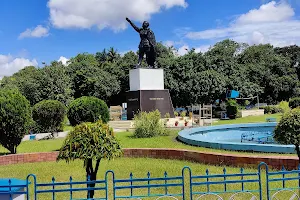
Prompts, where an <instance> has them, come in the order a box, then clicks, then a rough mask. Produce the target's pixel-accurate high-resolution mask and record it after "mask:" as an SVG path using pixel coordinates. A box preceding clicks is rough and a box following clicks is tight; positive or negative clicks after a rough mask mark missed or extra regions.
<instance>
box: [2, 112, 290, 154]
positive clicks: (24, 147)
mask: <svg viewBox="0 0 300 200" xmlns="http://www.w3.org/2000/svg"><path fill="white" fill-rule="evenodd" d="M280 116H281V115H280V114H275V115H264V116H256V117H246V118H240V119H236V120H225V121H220V122H219V123H216V124H217V125H220V124H225V123H227V124H228V123H247V122H249V123H250V122H265V119H266V118H267V117H276V118H277V119H279V118H280ZM177 135H178V131H172V132H171V134H170V135H169V136H162V137H154V138H132V137H131V136H132V132H121V133H117V134H116V137H117V138H118V140H119V141H120V143H121V146H122V147H123V148H175V149H187V150H196V151H202V152H218V153H229V154H250V155H253V154H259V155H279V154H271V153H251V152H237V151H225V150H219V149H210V148H204V147H195V146H190V145H186V144H183V143H181V142H179V141H177V140H176V137H177ZM62 143H63V139H56V140H42V141H24V142H22V143H21V144H20V145H19V147H18V149H17V151H18V153H30V152H49V151H55V150H58V149H59V148H60V147H61V145H62ZM0 152H4V153H6V152H7V150H5V149H4V148H3V147H0ZM285 155H289V156H295V155H294V154H285Z"/></svg>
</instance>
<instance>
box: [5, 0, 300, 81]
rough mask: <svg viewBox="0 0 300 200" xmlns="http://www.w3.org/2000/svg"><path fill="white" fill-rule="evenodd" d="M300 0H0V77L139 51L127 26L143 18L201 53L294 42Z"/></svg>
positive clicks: (161, 36)
mask: <svg viewBox="0 0 300 200" xmlns="http://www.w3.org/2000/svg"><path fill="white" fill-rule="evenodd" d="M299 9H300V0H285V1H268V0H227V1H225V0H159V1H157V0H26V1H23V0H1V1H0V24H1V26H0V44H1V45H0V78H1V77H3V76H8V75H11V74H13V73H15V72H17V71H18V70H19V69H22V68H23V67H24V66H26V65H35V66H42V62H43V61H45V62H46V63H49V62H51V61H52V60H59V59H60V58H61V60H62V61H65V60H66V59H68V58H70V57H73V56H75V55H76V54H78V53H82V52H89V53H95V52H97V51H101V50H102V49H104V48H109V47H115V48H116V49H117V50H118V51H119V52H121V53H124V52H126V51H129V50H134V51H136V50H137V46H138V43H139V36H138V34H137V33H136V32H134V30H133V29H132V28H131V27H129V26H128V24H127V23H126V21H125V17H126V16H127V17H129V18H130V19H132V21H134V22H135V23H136V24H137V25H139V26H140V24H141V22H142V21H143V20H149V22H150V26H151V28H152V30H153V31H154V33H155V35H156V38H157V40H158V41H161V42H163V43H164V44H166V45H173V46H175V47H176V48H177V49H178V54H179V55H183V54H184V53H186V50H185V49H189V48H192V47H193V48H196V51H203V52H205V51H207V49H208V48H209V47H210V46H211V45H213V44H215V43H216V42H218V41H220V40H223V39H226V38H231V39H234V40H236V41H238V42H247V43H249V44H259V43H271V44H273V45H274V46H285V45H290V44H300V19H299Z"/></svg>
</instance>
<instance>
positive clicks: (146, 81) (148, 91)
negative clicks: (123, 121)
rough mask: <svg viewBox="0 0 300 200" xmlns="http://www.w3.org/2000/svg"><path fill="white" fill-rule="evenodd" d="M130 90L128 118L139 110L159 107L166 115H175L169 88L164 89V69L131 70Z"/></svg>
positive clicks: (128, 94)
mask: <svg viewBox="0 0 300 200" xmlns="http://www.w3.org/2000/svg"><path fill="white" fill-rule="evenodd" d="M129 81H130V91H129V92H128V93H127V98H126V99H127V119H128V120H131V119H133V117H134V115H135V114H137V113H138V112H143V111H145V112H150V111H154V110H156V109H158V110H159V111H160V113H161V115H162V117H164V115H165V114H166V113H169V114H170V116H171V117H174V109H173V104H172V100H171V97H170V93H169V90H165V89H164V71H163V69H142V68H139V69H134V70H130V72H129Z"/></svg>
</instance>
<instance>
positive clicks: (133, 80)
mask: <svg viewBox="0 0 300 200" xmlns="http://www.w3.org/2000/svg"><path fill="white" fill-rule="evenodd" d="M129 82H130V91H137V90H164V70H163V69H142V68H139V69H133V70H130V71H129Z"/></svg>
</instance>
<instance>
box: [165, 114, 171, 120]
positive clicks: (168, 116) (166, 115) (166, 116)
mask: <svg viewBox="0 0 300 200" xmlns="http://www.w3.org/2000/svg"><path fill="white" fill-rule="evenodd" d="M165 118H166V120H167V122H168V121H169V120H170V118H171V115H170V113H166V114H165Z"/></svg>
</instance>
